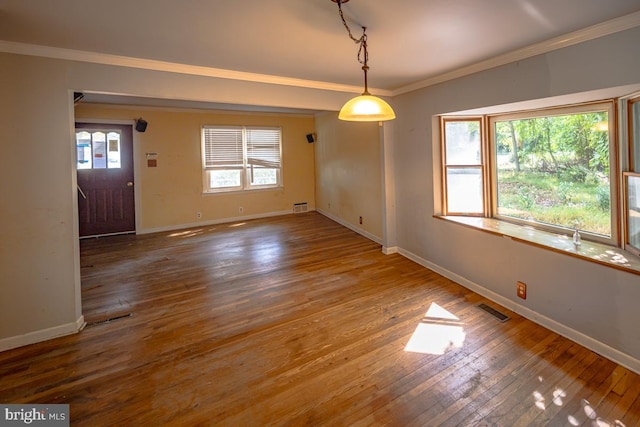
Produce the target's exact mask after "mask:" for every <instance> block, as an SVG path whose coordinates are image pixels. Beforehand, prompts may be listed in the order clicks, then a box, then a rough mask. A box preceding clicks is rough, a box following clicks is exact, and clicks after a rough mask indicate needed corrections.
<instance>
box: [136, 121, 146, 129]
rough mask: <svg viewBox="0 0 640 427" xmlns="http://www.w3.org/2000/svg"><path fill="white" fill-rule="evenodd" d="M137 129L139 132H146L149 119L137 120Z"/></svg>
mask: <svg viewBox="0 0 640 427" xmlns="http://www.w3.org/2000/svg"><path fill="white" fill-rule="evenodd" d="M136 130H137V131H138V132H144V131H145V130H147V121H146V120H145V119H138V120H136Z"/></svg>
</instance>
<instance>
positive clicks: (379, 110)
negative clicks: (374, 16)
mask: <svg viewBox="0 0 640 427" xmlns="http://www.w3.org/2000/svg"><path fill="white" fill-rule="evenodd" d="M331 1H332V2H334V3H337V4H338V12H339V13H340V19H342V24H343V25H344V27H345V28H346V29H347V33H349V37H350V38H351V40H353V41H354V42H355V43H358V44H359V45H360V49H359V50H358V62H360V63H361V64H362V71H364V92H362V95H360V96H356V97H355V98H352V99H350V100H349V101H347V102H346V103H345V104H344V105H343V106H342V108H341V109H340V113H339V114H338V118H339V119H340V120H347V121H354V122H379V121H385V120H393V119H395V118H396V114H395V113H394V111H393V109H392V108H391V106H390V105H389V104H388V103H387V102H386V101H384V100H383V99H381V98H378V97H377V96H373V95H371V94H370V93H369V87H368V82H367V72H368V71H369V66H368V65H367V63H368V61H369V52H368V51H367V27H362V36H360V38H355V37H353V34H351V29H350V28H349V26H348V25H347V21H346V20H345V19H344V15H343V13H342V3H346V2H348V1H349V0H331Z"/></svg>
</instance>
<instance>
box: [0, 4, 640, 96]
mask: <svg viewBox="0 0 640 427" xmlns="http://www.w3.org/2000/svg"><path fill="white" fill-rule="evenodd" d="M638 26H640V12H634V13H631V14H628V15H625V16H621V17H619V18H615V19H612V20H609V21H605V22H603V23H600V24H596V25H593V26H591V27H587V28H584V29H581V30H578V31H574V32H572V33H568V34H565V35H562V36H559V37H555V38H552V39H549V40H546V41H543V42H540V43H536V44H533V45H530V46H527V47H525V48H522V49H518V50H514V51H512V52H508V53H505V54H503V55H499V56H496V57H493V58H490V59H487V60H485V61H480V62H477V63H474V64H471V65H468V66H465V67H461V68H457V69H455V70H452V71H450V72H447V73H443V74H439V75H437V76H433V77H430V78H427V79H424V80H421V81H418V82H416V83H412V84H410V85H406V86H402V87H400V88H397V89H394V90H386V89H371V91H372V92H375V93H376V94H377V95H379V96H397V95H402V94H404V93H407V92H412V91H414V90H418V89H423V88H425V87H428V86H432V85H435V84H439V83H443V82H446V81H449V80H453V79H457V78H460V77H464V76H468V75H470V74H474V73H477V72H480V71H485V70H488V69H491V68H494V67H498V66H502V65H506V64H509V63H512V62H517V61H521V60H523V59H527V58H530V57H533V56H537V55H541V54H544V53H548V52H551V51H554V50H557V49H562V48H564V47H568V46H572V45H575V44H578V43H582V42H585V41H589V40H593V39H596V38H599V37H603V36H607V35H610V34H614V33H617V32H620V31H624V30H628V29H631V28H634V27H638ZM0 52H5V53H15V54H19V55H30V56H40V57H45V58H53V59H63V60H68V61H79V62H89V63H94V64H102V65H113V66H119V67H129V68H138V69H145V70H153V71H164V72H169V73H178V74H189V75H195V76H204V77H215V78H220V79H228V80H238V81H245V82H252V83H266V84H273V85H282V86H293V87H299V88H306V89H319V90H328V91H334V92H347V93H360V91H361V90H362V88H361V87H360V86H351V85H342V84H336V83H329V82H320V81H314V80H304V79H295V78H290V77H280V76H272V75H266V74H257V73H247V72H242V71H233V70H225V69H221V68H212V67H203V66H199V65H188V64H180V63H176V62H166V61H158V60H154V59H143V58H135V57H129V56H120V55H111V54H106V53H97V52H89V51H82V50H74V49H65V48H58V47H50V46H42V45H34V44H27V43H19V42H12V41H6V40H0Z"/></svg>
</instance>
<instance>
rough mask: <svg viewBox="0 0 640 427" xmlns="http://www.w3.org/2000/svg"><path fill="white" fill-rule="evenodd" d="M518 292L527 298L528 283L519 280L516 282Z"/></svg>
mask: <svg viewBox="0 0 640 427" xmlns="http://www.w3.org/2000/svg"><path fill="white" fill-rule="evenodd" d="M516 293H517V295H518V296H519V297H520V298H522V299H527V284H526V283H523V282H518V283H517V284H516Z"/></svg>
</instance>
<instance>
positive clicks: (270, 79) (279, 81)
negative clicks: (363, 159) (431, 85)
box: [0, 40, 391, 96]
mask: <svg viewBox="0 0 640 427" xmlns="http://www.w3.org/2000/svg"><path fill="white" fill-rule="evenodd" d="M0 52H5V53H14V54H19V55H28V56H39V57H45V58H52V59H62V60H67V61H79V62H89V63H94V64H102V65H114V66H118V67H128V68H139V69H144V70H152V71H164V72H169V73H177V74H189V75H194V76H203V77H215V78H220V79H227V80H239V81H245V82H252V83H266V84H273V85H281V86H293V87H299V88H305V89H320V90H329V91H333V92H348V93H358V94H359V93H360V92H362V87H360V86H351V85H342V84H336V83H328V82H319V81H314V80H304V79H296V78H290V77H280V76H271V75H267V74H257V73H247V72H242V71H233V70H225V69H222V68H212V67H203V66H199V65H188V64H180V63H177V62H166V61H158V60H154V59H144V58H134V57H130V56H121V55H111V54H106V53H98V52H89V51H83V50H74V49H65V48H59V47H51V46H42V45H34V44H28V43H19V42H12V41H6V40H0ZM372 90H373V91H375V92H376V93H377V94H379V95H380V96H390V95H391V91H390V90H384V89H372Z"/></svg>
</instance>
